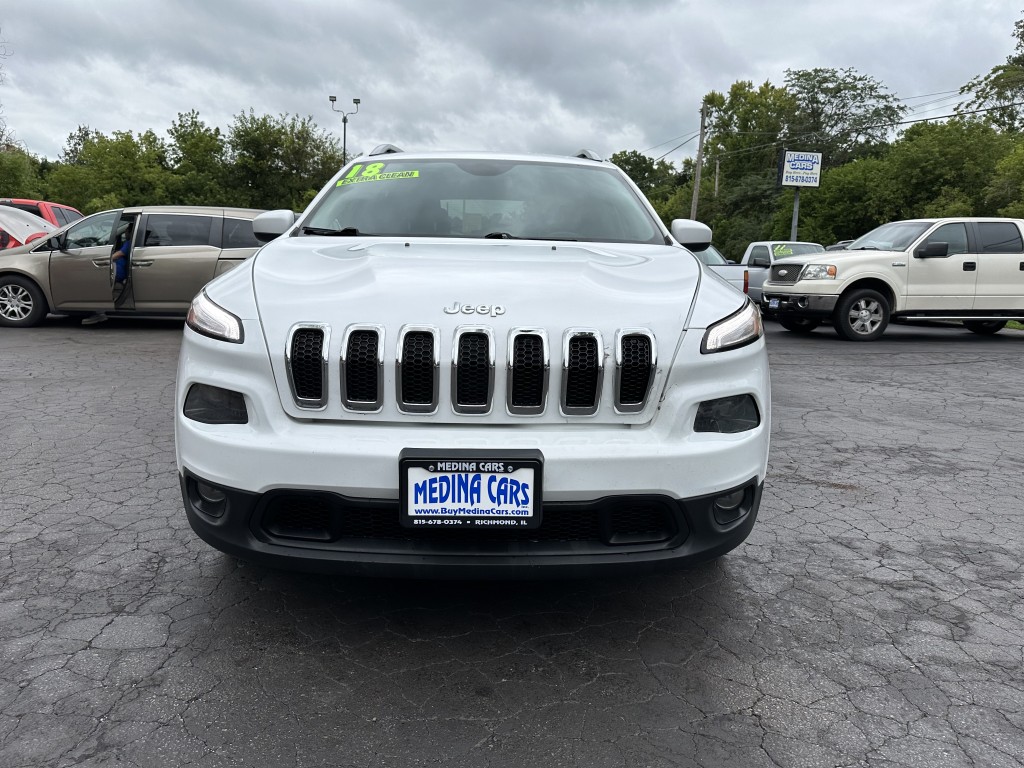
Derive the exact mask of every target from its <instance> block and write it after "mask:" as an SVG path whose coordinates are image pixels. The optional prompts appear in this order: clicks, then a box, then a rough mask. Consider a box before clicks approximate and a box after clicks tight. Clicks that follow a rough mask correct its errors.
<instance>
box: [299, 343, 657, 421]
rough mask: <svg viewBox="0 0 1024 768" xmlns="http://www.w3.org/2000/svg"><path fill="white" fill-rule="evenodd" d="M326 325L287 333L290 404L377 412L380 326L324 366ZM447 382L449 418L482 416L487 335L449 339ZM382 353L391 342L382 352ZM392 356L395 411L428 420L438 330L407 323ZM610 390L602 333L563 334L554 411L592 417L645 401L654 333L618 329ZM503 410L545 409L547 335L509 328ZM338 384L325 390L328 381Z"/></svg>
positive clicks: (487, 397) (489, 372)
mask: <svg viewBox="0 0 1024 768" xmlns="http://www.w3.org/2000/svg"><path fill="white" fill-rule="evenodd" d="M330 330H331V329H330V327H328V326H327V325H324V324H319V323H298V324H296V325H295V326H294V327H293V328H292V329H291V331H290V332H289V335H288V342H287V347H286V350H285V366H286V369H287V375H288V383H289V386H290V387H291V393H292V399H293V400H294V402H295V405H296V406H298V407H299V408H302V409H304V410H323V409H324V408H326V407H327V404H328V402H329V401H330V400H331V398H332V397H337V396H338V394H339V391H340V395H341V405H342V407H343V408H344V409H345V410H347V411H354V412H360V413H379V412H381V411H382V410H383V408H384V401H385V394H384V390H385V387H384V384H385V378H386V373H387V371H388V370H389V369H388V368H387V367H386V364H387V361H386V359H385V358H386V357H387V349H386V348H385V331H384V327H383V326H382V325H372V324H354V325H350V326H348V327H347V328H346V329H345V333H344V335H343V337H342V341H341V347H340V349H336V350H335V351H334V353H333V355H336V356H337V357H335V358H334V359H336V360H338V361H339V367H338V368H337V369H334V368H333V367H332V366H331V364H330V360H331V359H332V358H331V351H330V347H331V344H330ZM451 343H452V346H451V348H450V349H451V377H450V381H449V382H448V384H446V387H447V389H448V393H447V395H445V397H444V399H448V400H449V401H450V403H451V410H452V412H453V413H457V414H463V415H470V414H478V415H484V414H488V413H490V412H491V409H492V407H493V401H494V391H495V381H496V373H495V361H496V359H498V349H497V346H498V345H497V344H496V342H495V336H494V331H493V329H491V328H489V327H481V326H460V327H459V328H457V329H455V331H454V334H453V337H452V339H451ZM388 346H390V345H388ZM390 348H391V349H392V350H394V351H395V358H394V361H395V367H394V371H395V390H394V391H395V401H396V402H395V404H396V406H397V407H398V409H399V410H400V411H402V412H404V413H413V414H431V413H435V412H436V411H437V409H438V404H439V402H440V400H441V399H442V396H441V392H440V389H441V387H440V348H441V332H440V330H439V329H438V328H436V327H434V326H430V325H407V326H404V327H403V328H402V329H401V330H400V331H399V334H398V339H397V345H396V346H390ZM611 354H612V355H613V358H614V384H613V386H612V387H609V389H611V390H612V391H611V392H610V393H609V394H608V395H605V387H604V373H605V367H606V366H605V355H606V350H605V347H604V343H603V340H602V336H601V333H600V332H599V331H597V330H595V329H592V328H570V329H568V330H566V331H565V332H564V333H563V334H562V366H561V367H562V370H561V381H560V383H559V387H558V389H557V390H556V391H557V392H558V393H559V397H558V398H557V400H558V409H559V412H560V413H561V414H562V415H564V416H592V415H594V414H596V413H597V412H598V411H599V410H600V409H601V403H602V398H603V397H604V398H606V402H607V399H610V400H611V402H610V403H609V406H610V407H614V410H615V412H616V413H620V414H627V413H639V412H641V411H643V410H644V409H645V408H646V407H647V405H648V403H649V402H650V398H651V391H652V389H653V387H654V382H655V378H656V373H657V369H658V353H657V344H656V341H655V337H654V334H653V333H652V332H651V331H650V330H648V329H645V328H622V329H620V330H618V331H616V333H615V343H614V349H613V350H611ZM503 359H504V361H505V373H504V374H503V376H504V382H505V409H506V411H507V412H508V413H509V414H510V415H512V416H539V415H542V414H544V413H546V412H547V409H548V391H549V379H550V375H551V374H550V370H551V362H550V349H549V345H548V334H547V331H545V330H543V329H539V328H513V329H511V330H510V331H509V333H508V337H507V343H506V349H505V352H504V357H503ZM335 372H336V373H337V374H338V379H339V381H337V382H335V383H334V384H333V385H332V384H331V382H332V377H333V376H334V375H335Z"/></svg>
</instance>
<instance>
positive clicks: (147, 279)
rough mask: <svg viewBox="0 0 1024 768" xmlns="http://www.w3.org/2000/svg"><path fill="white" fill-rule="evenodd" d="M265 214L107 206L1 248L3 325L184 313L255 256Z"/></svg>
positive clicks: (0, 311)
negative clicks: (51, 316) (59, 317)
mask: <svg viewBox="0 0 1024 768" xmlns="http://www.w3.org/2000/svg"><path fill="white" fill-rule="evenodd" d="M260 213H262V211H258V210H252V209H248V208H216V207H205V206H184V205H183V206H140V207H133V208H124V209H120V210H113V211H102V212H101V213H94V214H92V215H91V216H86V217H85V218H83V219H80V220H78V221H76V222H74V223H72V224H69V225H67V226H66V227H64V228H63V229H61V230H59V231H58V232H56V233H54V234H53V235H51V236H50V237H49V238H46V239H40V240H37V241H35V242H33V243H31V244H29V245H24V246H21V247H19V248H11V249H8V250H6V251H3V252H2V253H0V325H6V326H32V325H37V324H38V323H40V322H42V320H43V318H44V317H46V314H47V313H48V312H54V313H57V314H78V313H82V314H89V313H106V314H109V315H111V316H129V315H133V314H136V315H178V316H184V315H185V314H186V313H187V312H188V308H189V304H190V303H191V301H192V299H193V297H194V296H195V295H196V294H197V293H199V291H200V290H201V289H202V287H203V286H204V285H206V284H207V283H208V282H209V281H210V280H212V279H213V278H214V277H216V276H217V275H219V274H221V273H222V272H226V271H227V270H229V269H231V268H232V267H235V266H237V265H238V264H240V263H242V261H243V260H245V259H247V258H249V257H250V256H252V255H253V254H254V253H256V250H257V249H258V248H259V245H260V244H259V243H258V242H257V240H256V238H255V237H254V236H253V232H252V220H253V219H254V218H255V217H256V216H257V215H259V214H260ZM125 241H127V245H126V244H125ZM119 252H121V253H123V252H127V257H126V258H123V259H122V258H118V254H119ZM112 257H113V258H112Z"/></svg>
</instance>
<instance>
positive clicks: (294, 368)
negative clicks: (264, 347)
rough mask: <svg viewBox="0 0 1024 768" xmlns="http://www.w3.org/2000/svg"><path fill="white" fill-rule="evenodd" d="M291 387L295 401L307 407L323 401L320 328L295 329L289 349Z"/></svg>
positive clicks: (323, 369) (322, 348) (322, 356)
mask: <svg viewBox="0 0 1024 768" xmlns="http://www.w3.org/2000/svg"><path fill="white" fill-rule="evenodd" d="M289 363H290V369H289V373H290V374H291V380H292V387H293V389H294V393H295V397H296V399H298V400H300V401H305V403H300V404H307V405H320V404H322V403H323V401H324V371H325V366H324V332H323V330H322V329H320V328H297V329H296V330H295V332H294V334H293V335H292V343H291V346H290V348H289Z"/></svg>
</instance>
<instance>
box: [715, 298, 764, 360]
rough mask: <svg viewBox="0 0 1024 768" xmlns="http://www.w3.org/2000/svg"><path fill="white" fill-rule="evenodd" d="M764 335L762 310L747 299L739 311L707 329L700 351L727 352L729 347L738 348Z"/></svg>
mask: <svg viewBox="0 0 1024 768" xmlns="http://www.w3.org/2000/svg"><path fill="white" fill-rule="evenodd" d="M762 335H764V326H763V325H761V312H760V311H759V310H758V308H757V307H755V306H754V304H753V303H752V302H751V301H750V299H747V303H746V304H744V305H743V308H742V309H741V310H740V311H739V312H736V313H734V314H731V315H729V316H728V317H727V318H725V320H719V321H718V322H717V323H715V324H714V325H712V326H710V327H709V328H708V329H707V331H706V332H705V333H704V341H702V342H701V344H700V351H701V352H702V353H703V354H708V353H710V352H725V351H726V350H727V349H736V348H737V347H743V346H746V345H747V344H750V343H752V342H755V341H757V340H758V339H759V338H761V336H762Z"/></svg>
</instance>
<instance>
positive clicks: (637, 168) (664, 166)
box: [610, 149, 682, 204]
mask: <svg viewBox="0 0 1024 768" xmlns="http://www.w3.org/2000/svg"><path fill="white" fill-rule="evenodd" d="M610 159H611V161H612V162H613V163H614V164H615V165H617V166H618V167H619V168H621V169H622V170H623V171H625V172H626V175H627V176H629V178H631V179H632V180H633V183H634V184H636V185H637V186H638V187H640V191H641V192H643V193H644V195H646V196H647V199H648V200H650V201H651V203H652V204H653V203H656V201H663V200H665V199H667V198H668V197H670V196H671V195H672V193H673V192H674V191H675V189H676V187H678V186H679V184H680V183H681V181H682V176H681V174H679V173H678V172H677V171H676V168H675V166H674V165H673V164H672V163H670V162H668V161H666V160H654V159H653V158H650V157H648V156H647V155H645V154H643V153H641V152H637V151H636V150H635V149H631V150H628V151H623V152H616V153H615V154H614V155H612V156H611V158H610Z"/></svg>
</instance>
